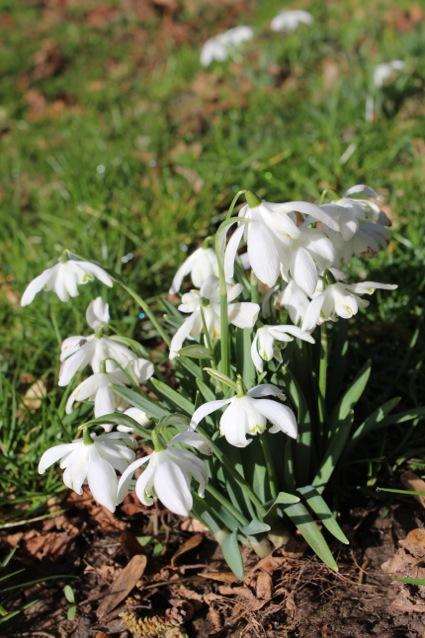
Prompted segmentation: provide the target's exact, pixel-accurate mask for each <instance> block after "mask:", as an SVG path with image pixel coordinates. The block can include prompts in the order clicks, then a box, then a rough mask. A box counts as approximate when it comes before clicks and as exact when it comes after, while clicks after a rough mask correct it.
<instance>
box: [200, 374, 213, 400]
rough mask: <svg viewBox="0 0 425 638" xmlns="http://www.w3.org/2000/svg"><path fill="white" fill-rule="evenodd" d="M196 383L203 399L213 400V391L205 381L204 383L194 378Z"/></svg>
mask: <svg viewBox="0 0 425 638" xmlns="http://www.w3.org/2000/svg"><path fill="white" fill-rule="evenodd" d="M196 385H197V386H198V389H199V392H200V393H201V394H202V396H203V398H204V399H205V401H214V400H215V399H216V396H215V394H214V392H213V391H212V390H211V388H209V387H208V386H207V384H206V383H204V381H202V380H201V379H196Z"/></svg>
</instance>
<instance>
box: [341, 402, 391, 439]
mask: <svg viewBox="0 0 425 638" xmlns="http://www.w3.org/2000/svg"><path fill="white" fill-rule="evenodd" d="M400 400H401V397H395V398H394V399H390V400H389V401H387V402H386V403H384V404H383V405H380V406H379V408H377V409H376V410H375V411H374V412H372V414H370V415H369V416H368V417H367V419H365V420H364V421H363V423H362V424H361V425H359V427H358V428H357V430H356V431H355V432H354V434H353V436H352V437H351V441H350V445H352V444H354V443H357V441H358V440H359V439H360V438H361V437H362V436H365V434H369V433H370V432H372V431H374V430H376V429H378V428H382V427H385V426H386V425H388V421H384V419H385V417H386V416H387V415H388V414H389V413H390V412H391V410H393V409H394V408H395V407H396V405H398V403H399V402H400ZM396 416H397V415H396Z"/></svg>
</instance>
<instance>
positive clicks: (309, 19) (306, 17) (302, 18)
mask: <svg viewBox="0 0 425 638" xmlns="http://www.w3.org/2000/svg"><path fill="white" fill-rule="evenodd" d="M312 23H313V16H312V15H311V13H309V12H308V11H299V10H289V11H280V13H278V14H277V15H276V16H275V17H274V18H273V20H272V21H271V23H270V28H271V30H272V31H286V32H290V31H295V29H296V28H297V27H298V26H299V25H300V24H307V25H310V24H312Z"/></svg>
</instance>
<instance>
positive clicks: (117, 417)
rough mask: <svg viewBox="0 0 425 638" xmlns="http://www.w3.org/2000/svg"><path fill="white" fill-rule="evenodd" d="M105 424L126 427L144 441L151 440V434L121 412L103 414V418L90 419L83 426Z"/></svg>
mask: <svg viewBox="0 0 425 638" xmlns="http://www.w3.org/2000/svg"><path fill="white" fill-rule="evenodd" d="M105 423H108V424H109V423H112V424H113V425H126V426H127V427H129V428H131V429H132V430H133V431H134V432H136V433H137V434H139V435H140V436H142V437H143V438H144V439H150V438H151V432H150V431H149V430H148V429H147V428H144V427H143V426H141V425H140V423H138V422H137V421H136V420H135V419H132V418H131V417H130V416H128V415H127V414H123V413H122V412H112V413H111V414H104V415H103V416H99V417H97V418H96V419H91V420H90V421H87V422H86V423H85V425H104V424H105Z"/></svg>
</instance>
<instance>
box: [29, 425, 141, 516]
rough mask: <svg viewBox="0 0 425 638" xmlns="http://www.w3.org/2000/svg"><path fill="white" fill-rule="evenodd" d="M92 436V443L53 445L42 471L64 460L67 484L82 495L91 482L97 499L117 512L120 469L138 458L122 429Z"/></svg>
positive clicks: (40, 466)
mask: <svg viewBox="0 0 425 638" xmlns="http://www.w3.org/2000/svg"><path fill="white" fill-rule="evenodd" d="M91 438H92V440H91V442H85V441H84V440H83V439H77V440H75V441H73V442H72V443H61V444H60V445H55V446H53V447H51V448H49V449H48V450H46V451H45V452H44V454H43V455H42V457H41V459H40V462H39V464H38V471H39V473H40V474H44V472H45V471H46V470H47V469H48V468H49V467H50V466H51V465H53V464H54V463H57V462H58V461H60V467H61V469H62V470H64V473H63V482H64V483H65V485H66V487H68V488H69V489H70V490H73V491H74V492H76V493H77V494H82V493H83V490H82V487H83V484H84V482H85V481H87V484H88V487H89V489H90V492H91V493H92V495H93V498H94V499H95V501H97V502H98V503H99V504H100V505H103V506H104V507H106V508H107V509H108V510H110V511H111V512H113V511H114V510H115V506H116V504H117V488H118V478H117V474H116V472H117V471H118V472H124V470H125V469H126V468H127V467H128V464H129V463H131V461H132V460H133V459H134V457H135V454H134V451H133V450H132V447H131V446H132V445H133V442H132V440H131V439H130V438H129V437H128V435H126V434H123V433H121V432H111V433H109V434H101V435H100V436H96V435H95V434H92V437H91Z"/></svg>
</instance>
